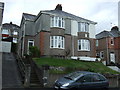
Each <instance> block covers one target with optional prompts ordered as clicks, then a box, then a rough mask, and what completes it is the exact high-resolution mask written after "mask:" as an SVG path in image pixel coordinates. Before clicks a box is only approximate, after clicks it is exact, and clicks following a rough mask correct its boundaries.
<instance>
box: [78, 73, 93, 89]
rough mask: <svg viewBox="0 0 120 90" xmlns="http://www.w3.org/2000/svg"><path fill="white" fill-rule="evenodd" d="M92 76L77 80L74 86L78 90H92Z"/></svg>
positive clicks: (88, 75)
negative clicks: (78, 89)
mask: <svg viewBox="0 0 120 90" xmlns="http://www.w3.org/2000/svg"><path fill="white" fill-rule="evenodd" d="M92 81H93V80H92V75H91V74H87V75H85V76H83V77H81V78H79V79H78V80H77V81H76V85H77V88H80V89H91V88H93V85H92V83H91V82H92Z"/></svg>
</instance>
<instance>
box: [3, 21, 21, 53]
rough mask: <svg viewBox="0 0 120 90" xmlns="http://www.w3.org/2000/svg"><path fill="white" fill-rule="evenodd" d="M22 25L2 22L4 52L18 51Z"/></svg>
mask: <svg viewBox="0 0 120 90" xmlns="http://www.w3.org/2000/svg"><path fill="white" fill-rule="evenodd" d="M19 30H20V27H19V26H18V25H16V24H12V22H10V23H4V24H2V30H1V33H2V52H16V51H17V50H16V49H17V43H18V33H19Z"/></svg>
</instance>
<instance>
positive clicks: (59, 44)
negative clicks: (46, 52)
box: [50, 36, 64, 49]
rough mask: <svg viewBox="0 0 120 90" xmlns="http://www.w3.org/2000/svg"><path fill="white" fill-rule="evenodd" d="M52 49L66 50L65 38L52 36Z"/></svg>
mask: <svg viewBox="0 0 120 90" xmlns="http://www.w3.org/2000/svg"><path fill="white" fill-rule="evenodd" d="M50 45H51V46H50V47H51V48H61V49H63V48H64V37H62V36H51V38H50Z"/></svg>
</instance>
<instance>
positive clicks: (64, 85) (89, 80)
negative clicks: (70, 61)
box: [54, 71, 109, 90]
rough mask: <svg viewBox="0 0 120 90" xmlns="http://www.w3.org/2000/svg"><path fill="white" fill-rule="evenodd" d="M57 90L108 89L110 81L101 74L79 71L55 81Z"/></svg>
mask: <svg viewBox="0 0 120 90" xmlns="http://www.w3.org/2000/svg"><path fill="white" fill-rule="evenodd" d="M54 87H55V89H83V90H84V89H101V90H102V89H107V88H108V87H109V83H108V80H107V79H106V78H105V77H104V76H103V75H101V74H98V73H92V72H86V71H77V72H73V73H70V74H68V75H65V76H64V77H62V78H60V79H58V80H56V81H55V86H54Z"/></svg>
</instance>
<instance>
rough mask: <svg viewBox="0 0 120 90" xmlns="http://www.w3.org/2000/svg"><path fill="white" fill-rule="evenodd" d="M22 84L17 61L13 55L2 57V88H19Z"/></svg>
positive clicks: (6, 54)
mask: <svg viewBox="0 0 120 90" xmlns="http://www.w3.org/2000/svg"><path fill="white" fill-rule="evenodd" d="M19 87H22V83H21V80H20V77H19V72H18V69H17V64H16V60H15V58H14V56H13V54H12V53H3V55H2V88H19Z"/></svg>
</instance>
